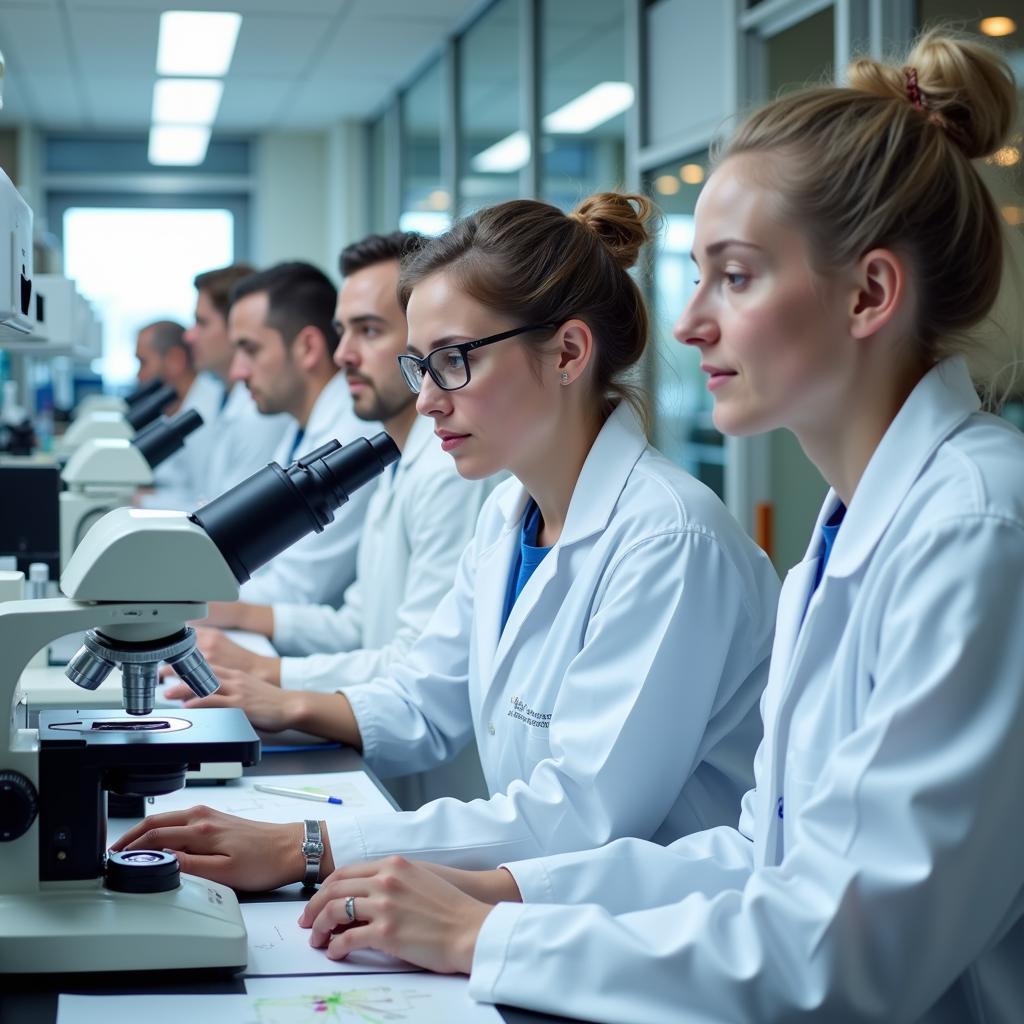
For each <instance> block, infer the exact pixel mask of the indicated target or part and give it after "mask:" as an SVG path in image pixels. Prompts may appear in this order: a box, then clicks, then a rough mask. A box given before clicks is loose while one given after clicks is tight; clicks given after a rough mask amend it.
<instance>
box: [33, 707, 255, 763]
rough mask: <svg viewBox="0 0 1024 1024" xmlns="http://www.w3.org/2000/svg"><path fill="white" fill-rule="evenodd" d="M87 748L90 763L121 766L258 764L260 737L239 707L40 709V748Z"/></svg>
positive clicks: (54, 750)
mask: <svg viewBox="0 0 1024 1024" xmlns="http://www.w3.org/2000/svg"><path fill="white" fill-rule="evenodd" d="M82 747H85V748H87V751H88V754H87V756H88V759H89V760H90V761H91V762H93V763H99V764H110V765H116V766H124V765H127V764H132V765H139V766H143V765H146V764H165V763H167V762H168V761H169V760H174V761H176V762H181V763H185V764H190V765H192V764H194V765H199V764H203V763H205V762H210V761H231V762H241V763H242V764H244V765H252V764H256V763H257V762H258V761H259V759H260V741H259V737H258V736H257V735H256V733H255V732H254V731H253V728H252V726H251V725H250V724H249V722H248V720H247V719H246V717H245V715H244V713H243V712H241V711H239V710H238V709H237V708H202V709H196V710H192V711H186V710H183V709H175V710H174V711H171V712H162V713H153V714H150V715H139V716H133V715H126V714H125V713H124V712H123V711H121V710H120V709H116V708H108V709H98V710H92V709H90V710H87V711H83V710H66V711H60V710H50V711H43V712H41V713H40V715H39V750H40V754H41V755H42V756H43V757H45V756H46V754H47V753H48V752H50V753H57V752H59V751H63V750H68V751H70V750H72V749H77V750H80V749H81V748H82ZM83 753H84V752H83Z"/></svg>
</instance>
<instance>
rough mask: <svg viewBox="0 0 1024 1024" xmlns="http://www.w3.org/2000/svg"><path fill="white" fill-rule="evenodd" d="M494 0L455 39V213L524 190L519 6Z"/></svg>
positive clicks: (526, 157) (526, 159) (526, 149)
mask: <svg viewBox="0 0 1024 1024" xmlns="http://www.w3.org/2000/svg"><path fill="white" fill-rule="evenodd" d="M524 6H525V5H524V4H523V3H521V2H520V0H498V2H497V3H495V4H494V5H493V6H491V7H490V8H488V9H487V11H486V12H485V13H484V14H483V16H482V17H481V18H480V19H479V21H477V22H476V23H475V24H473V25H472V26H471V27H470V28H469V29H468V30H467V32H466V34H465V35H464V36H463V37H462V38H461V39H460V40H459V44H458V51H457V53H458V95H459V102H458V177H459V185H458V187H459V213H460V214H463V213H469V212H470V211H472V210H475V209H477V208H478V207H480V206H489V205H491V204H492V203H500V202H503V201H504V200H506V199H517V198H518V197H519V196H521V195H522V194H523V189H522V185H521V177H520V171H522V170H523V169H524V168H525V167H526V166H527V165H528V164H529V163H530V159H531V148H532V147H531V141H530V133H529V130H528V126H527V125H524V124H523V119H522V113H523V101H522V95H521V90H522V81H521V79H522V75H521V71H522V64H521V54H520V45H521V39H522V35H523V8H524Z"/></svg>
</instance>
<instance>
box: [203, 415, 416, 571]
mask: <svg viewBox="0 0 1024 1024" xmlns="http://www.w3.org/2000/svg"><path fill="white" fill-rule="evenodd" d="M399 454H400V453H399V451H398V447H397V445H396V444H395V442H394V441H392V440H391V438H390V437H388V435H387V434H385V433H380V434H377V435H376V436H375V437H371V438H365V437H360V438H357V439H356V440H355V441H352V442H350V443H349V444H346V445H344V446H343V445H341V444H339V443H338V442H337V441H329V442H328V443H327V444H325V445H323V446H322V447H320V448H317V449H316V450H315V451H312V452H310V453H309V454H308V455H303V456H302V457H301V458H299V459H296V461H295V462H293V463H292V464H291V465H290V466H289V467H288V468H287V469H282V468H281V467H280V466H279V465H278V464H277V463H276V462H272V463H270V465H269V466H266V467H264V468H263V469H261V470H260V471H259V472H258V473H254V474H253V475H252V476H251V477H249V479H248V480H243V481H242V482H241V483H240V484H238V486H237V487H232V488H231V490H230V491H227V492H226V493H225V494H222V495H221V496H220V497H219V498H214V500H213V501H211V502H210V503H209V504H208V505H204V506H203V507H202V508H201V509H198V510H197V511H195V512H194V513H193V514H192V515H191V516H190V517H189V518H190V519H191V520H192V522H194V523H196V524H198V525H199V526H201V527H202V528H203V529H204V530H205V531H206V532H207V533H208V534H209V535H210V538H211V539H212V540H213V542H214V544H216V545H217V547H218V549H219V550H220V553H221V554H222V555H223V556H224V559H225V560H226V561H227V563H228V565H229V566H230V568H231V571H232V572H233V573H234V574H235V579H237V580H238V582H239V583H244V582H245V581H246V580H247V579H249V578H250V577H251V576H252V574H253V573H254V572H255V571H256V570H257V569H258V568H260V566H262V565H265V564H266V563H267V562H269V561H270V560H271V559H272V558H273V557H274V556H275V555H278V554H280V553H281V552H282V551H284V549H285V548H287V547H290V546H291V545H292V544H294V543H295V542H296V541H297V540H300V539H301V538H302V537H305V536H306V534H307V533H321V532H322V531H323V529H324V527H325V526H327V525H328V524H329V523H331V522H333V520H334V513H335V512H336V511H337V510H338V509H339V508H340V507H341V506H342V505H344V504H345V502H346V501H348V497H349V495H350V494H351V493H352V492H353V491H355V490H357V489H358V488H360V487H362V486H363V485H364V484H367V483H369V482H370V481H371V480H373V479H374V478H375V477H377V476H379V475H380V474H381V473H383V472H384V470H385V469H386V468H387V467H388V466H390V465H391V463H392V462H397V461H398V457H399Z"/></svg>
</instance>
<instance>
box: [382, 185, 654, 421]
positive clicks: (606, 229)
mask: <svg viewBox="0 0 1024 1024" xmlns="http://www.w3.org/2000/svg"><path fill="white" fill-rule="evenodd" d="M653 211H654V207H653V204H652V203H651V201H650V200H649V199H647V198H646V197H645V196H640V195H630V194H625V193H619V192H599V193H597V194H596V195H593V196H591V197H590V198H589V199H585V200H584V201H583V202H582V203H580V205H579V206H578V207H577V208H576V209H575V210H574V211H573V212H572V213H570V214H564V213H563V212H562V211H561V210H559V209H558V208H557V207H556V206H550V205H548V204H547V203H541V202H537V201H536V200H532V199H517V200H513V201H512V202H508V203H500V204H499V205H497V206H490V207H486V208H485V209H482V210H478V211H477V212H476V213H474V214H471V215H470V216H468V217H465V218H463V219H462V220H460V221H458V222H457V223H456V224H455V225H454V226H453V227H452V228H451V229H450V230H449V231H447V232H445V233H444V234H443V235H441V236H439V237H438V238H434V239H429V240H427V241H426V242H425V243H424V244H423V247H422V248H421V249H420V250H419V251H418V252H414V253H413V254H411V255H410V256H409V257H407V259H406V260H405V261H404V262H403V265H402V274H401V281H400V285H399V296H400V298H401V301H402V303H403V305H405V304H408V301H409V295H410V293H411V292H412V289H413V288H414V287H415V285H417V284H418V283H419V282H420V281H422V280H423V279H424V278H426V277H429V276H430V275H431V274H433V273H435V272H437V271H439V270H444V271H446V272H447V273H449V274H451V275H452V276H453V278H454V280H455V283H456V285H457V287H458V288H459V289H460V290H461V291H463V292H465V293H466V294H467V295H469V296H470V297H471V298H473V299H475V300H476V301H477V302H479V303H481V304H482V305H484V306H486V307H487V308H488V309H492V310H494V311H495V312H497V313H500V314H501V315H503V316H506V317H508V318H509V319H511V320H516V321H517V322H519V323H522V324H542V323H557V324H561V323H564V322H565V321H566V320H572V319H580V320H582V321H584V323H586V324H587V325H588V326H589V327H590V329H591V331H592V332H593V334H594V340H595V346H594V384H595V388H596V390H597V394H598V396H599V398H600V400H601V402H602V404H603V405H606V407H610V406H611V404H612V403H613V402H614V401H616V400H618V399H624V400H626V401H628V402H629V403H630V404H631V405H632V406H633V408H634V409H635V410H636V411H637V413H638V415H639V416H640V417H641V419H642V420H643V421H644V422H645V423H646V419H647V416H646V410H645V401H644V396H643V393H642V392H641V391H640V390H639V389H638V388H636V387H635V386H634V385H631V384H629V383H626V382H625V381H623V380H622V379H621V377H622V375H623V374H624V373H626V371H628V370H629V369H630V368H631V367H633V366H634V365H635V364H636V363H637V362H638V361H639V360H640V357H641V356H642V355H643V352H644V348H645V346H646V344H647V308H646V306H645V305H644V300H643V296H642V295H641V293H640V289H639V288H638V287H637V285H636V283H635V282H634V280H633V278H632V277H631V276H630V275H629V273H627V271H628V270H629V268H630V267H632V266H633V264H635V263H636V261H637V257H638V256H639V254H640V249H641V248H642V247H643V245H644V243H645V242H647V241H648V239H649V237H650V236H649V232H648V229H647V226H646V225H647V222H648V221H649V220H650V219H651V216H652V214H653Z"/></svg>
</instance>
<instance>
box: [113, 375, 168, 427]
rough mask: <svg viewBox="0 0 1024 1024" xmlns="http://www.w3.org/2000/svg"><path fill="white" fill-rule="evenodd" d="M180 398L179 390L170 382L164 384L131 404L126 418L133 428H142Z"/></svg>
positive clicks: (125, 415)
mask: <svg viewBox="0 0 1024 1024" xmlns="http://www.w3.org/2000/svg"><path fill="white" fill-rule="evenodd" d="M177 400H178V392H177V391H175V390H174V388H172V387H171V386H170V385H169V384H163V385H161V386H160V387H159V388H157V389H156V391H154V392H153V393H152V394H150V395H147V396H146V397H145V398H143V399H140V400H139V401H138V402H136V403H135V404H134V405H132V406H129V408H128V411H127V412H126V413H125V414H124V418H125V419H126V420H127V421H128V424H129V426H131V428H132V430H141V429H142V428H143V427H145V426H146V425H147V424H149V423H152V422H153V420H155V419H156V418H157V416H159V415H160V413H162V412H163V411H164V409H166V408H167V406H169V405H170V404H171V403H172V402H176V401H177Z"/></svg>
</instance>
